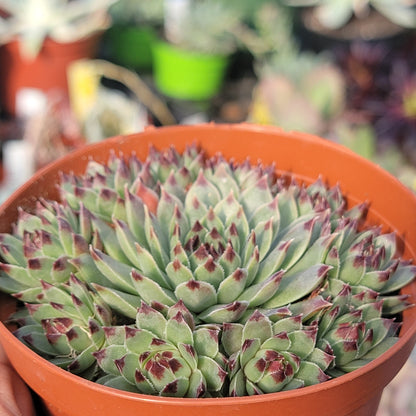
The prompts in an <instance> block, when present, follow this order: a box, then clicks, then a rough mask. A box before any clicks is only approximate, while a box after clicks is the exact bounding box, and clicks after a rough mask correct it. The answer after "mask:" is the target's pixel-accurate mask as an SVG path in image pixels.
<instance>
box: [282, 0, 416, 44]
mask: <svg viewBox="0 0 416 416" xmlns="http://www.w3.org/2000/svg"><path fill="white" fill-rule="evenodd" d="M284 3H285V4H286V5H288V6H291V7H301V16H300V19H301V21H302V24H303V25H304V26H305V28H306V29H307V30H309V31H311V32H313V33H317V34H319V35H323V36H325V37H329V38H334V39H338V40H341V39H343V40H354V39H366V40H369V39H381V38H388V37H392V36H395V35H397V34H399V33H401V32H403V30H405V29H414V28H415V27H416V1H414V0H360V1H357V0H347V1H345V0H331V1H328V0H284Z"/></svg>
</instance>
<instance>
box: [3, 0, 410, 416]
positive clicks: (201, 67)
mask: <svg viewBox="0 0 416 416" xmlns="http://www.w3.org/2000/svg"><path fill="white" fill-rule="evenodd" d="M415 28H416V0H0V167H1V168H0V201H3V200H4V199H5V198H7V196H8V195H10V193H11V192H12V191H13V190H15V189H16V188H17V187H18V186H19V185H20V184H22V183H23V182H24V181H25V180H26V179H28V178H29V177H30V176H31V175H32V174H33V172H34V171H36V170H37V169H39V168H40V167H42V166H44V165H46V164H47V163H49V162H51V161H53V160H55V159H57V158H58V157H60V156H63V155H64V154H66V153H67V152H69V151H71V150H73V149H75V148H77V147H80V146H84V145H85V144H87V143H92V142H96V141H99V140H103V139H105V138H107V137H110V136H114V135H118V134H128V133H133V132H137V131H141V130H143V129H144V128H146V126H148V125H155V126H163V125H171V124H195V123H201V122H208V121H215V122H217V123H240V122H252V123H258V124H267V125H276V126H280V127H282V128H284V129H285V130H299V131H305V132H308V133H313V134H317V135H319V136H322V137H324V138H326V139H328V140H332V141H335V142H338V143H341V144H343V145H345V146H348V147H349V148H351V149H352V150H353V151H355V152H357V153H359V154H361V155H362V156H364V157H366V158H368V159H370V160H372V161H374V162H375V163H377V164H379V165H381V166H382V167H383V168H385V169H386V170H388V171H390V172H391V173H392V174H393V175H395V176H396V177H397V178H398V179H399V180H401V181H402V182H403V183H404V184H405V185H406V186H407V187H409V188H410V189H411V190H412V191H414V192H415V191H416V30H415ZM415 370H416V353H414V354H413V357H411V359H410V360H409V362H408V363H407V364H406V366H405V367H404V369H403V371H402V372H401V373H400V374H399V376H398V377H397V378H396V379H395V380H394V381H393V383H392V384H391V385H390V386H389V387H388V388H387V389H386V391H385V394H384V396H383V400H382V405H381V407H380V410H379V416H398V415H401V416H407V415H416V371H415Z"/></svg>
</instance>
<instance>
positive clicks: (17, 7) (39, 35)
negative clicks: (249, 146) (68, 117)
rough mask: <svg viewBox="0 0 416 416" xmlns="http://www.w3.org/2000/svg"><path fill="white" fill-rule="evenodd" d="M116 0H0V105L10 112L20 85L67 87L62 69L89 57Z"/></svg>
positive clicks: (44, 89)
mask: <svg viewBox="0 0 416 416" xmlns="http://www.w3.org/2000/svg"><path fill="white" fill-rule="evenodd" d="M114 1H115V0H104V1H100V0H72V1H71V0H53V1H49V0H20V1H14V0H1V1H0V10H1V11H2V16H1V18H0V44H2V46H1V48H0V54H1V55H0V60H1V66H0V75H1V79H2V87H3V88H2V91H1V103H2V104H1V105H2V108H3V110H5V111H6V112H8V113H10V114H11V115H14V114H15V105H16V94H17V93H18V91H19V90H20V89H22V88H27V87H28V88H36V89H40V90H42V91H49V90H52V89H59V90H63V91H65V92H66V91H67V83H66V68H67V66H68V64H69V63H70V62H71V61H73V60H76V59H80V58H87V57H91V56H93V55H94V53H95V50H96V49H95V48H96V46H97V42H98V39H99V35H100V34H101V33H102V31H103V30H104V29H106V28H107V27H108V26H109V23H110V18H109V15H108V7H109V6H110V4H112V3H114Z"/></svg>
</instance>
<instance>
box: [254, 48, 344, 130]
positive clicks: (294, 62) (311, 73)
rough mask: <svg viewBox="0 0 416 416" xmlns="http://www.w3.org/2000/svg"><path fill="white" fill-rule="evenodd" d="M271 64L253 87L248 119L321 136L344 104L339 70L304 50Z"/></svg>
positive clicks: (342, 80) (338, 114)
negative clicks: (290, 57)
mask: <svg viewBox="0 0 416 416" xmlns="http://www.w3.org/2000/svg"><path fill="white" fill-rule="evenodd" d="M271 64H272V62H270V63H269V65H268V66H267V68H265V69H263V71H262V72H261V75H260V77H259V80H258V82H257V84H256V86H255V88H254V91H253V100H252V108H251V111H250V115H249V119H250V121H253V122H255V123H260V124H272V125H277V126H281V127H283V128H284V129H287V130H298V131H309V132H311V133H314V134H319V135H322V136H324V137H325V136H326V135H327V134H328V132H329V131H330V130H331V126H332V124H333V123H334V121H335V120H336V119H337V117H338V116H340V114H341V113H342V111H343V109H344V107H345V91H346V85H345V80H344V78H343V76H342V73H341V72H340V71H339V69H338V68H337V67H336V66H335V65H334V64H333V63H332V62H331V61H330V60H328V59H326V57H324V56H321V55H313V54H307V53H302V54H298V55H296V54H295V55H294V57H293V58H292V59H291V60H286V62H285V64H284V65H283V64H282V62H280V61H279V62H277V63H276V64H275V65H271Z"/></svg>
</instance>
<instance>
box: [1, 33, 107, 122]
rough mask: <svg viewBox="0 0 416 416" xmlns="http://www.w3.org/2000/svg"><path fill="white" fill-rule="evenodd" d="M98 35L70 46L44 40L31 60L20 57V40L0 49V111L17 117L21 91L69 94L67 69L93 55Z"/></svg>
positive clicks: (72, 43) (99, 34) (49, 39)
mask: <svg viewBox="0 0 416 416" xmlns="http://www.w3.org/2000/svg"><path fill="white" fill-rule="evenodd" d="M100 36H101V33H96V34H94V35H92V36H89V37H86V38H83V39H81V40H78V41H75V42H71V43H58V42H55V41H54V40H52V39H51V38H46V39H45V41H44V43H43V46H42V49H41V50H40V52H39V54H38V55H37V56H36V58H34V59H33V60H27V59H24V58H23V57H22V56H21V54H20V48H19V41H18V40H14V41H12V42H10V43H7V44H5V45H2V46H1V47H0V109H2V110H4V111H6V112H7V113H8V114H9V115H11V116H15V115H16V94H17V93H18V91H19V90H21V89H23V88H36V89H39V90H41V91H43V92H48V91H52V90H58V91H61V92H64V93H67V91H68V85H67V67H68V65H69V64H70V63H71V62H73V61H75V60H78V59H83V58H92V57H94V55H95V52H96V48H97V45H98V40H99V38H100Z"/></svg>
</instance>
